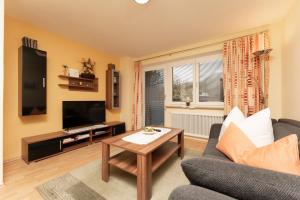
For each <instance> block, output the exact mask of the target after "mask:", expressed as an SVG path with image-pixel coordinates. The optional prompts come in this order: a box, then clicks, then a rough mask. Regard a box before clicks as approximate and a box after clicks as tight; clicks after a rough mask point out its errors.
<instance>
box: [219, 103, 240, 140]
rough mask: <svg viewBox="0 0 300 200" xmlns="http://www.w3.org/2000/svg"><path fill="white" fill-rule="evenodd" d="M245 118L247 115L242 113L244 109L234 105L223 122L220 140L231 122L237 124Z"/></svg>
mask: <svg viewBox="0 0 300 200" xmlns="http://www.w3.org/2000/svg"><path fill="white" fill-rule="evenodd" d="M244 120H245V116H244V114H243V113H242V111H241V110H240V109H239V108H238V107H234V108H233V109H232V110H231V111H230V113H229V114H228V115H227V117H226V119H225V120H224V122H223V125H222V128H221V131H220V135H219V140H220V139H221V137H222V136H223V134H224V131H225V129H226V128H227V127H228V126H229V125H230V123H231V122H233V123H235V124H237V125H238V124H239V123H241V122H243V121H244Z"/></svg>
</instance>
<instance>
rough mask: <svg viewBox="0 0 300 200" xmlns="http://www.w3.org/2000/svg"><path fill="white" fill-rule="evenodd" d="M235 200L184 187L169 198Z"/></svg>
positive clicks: (193, 187) (174, 199) (216, 193)
mask: <svg viewBox="0 0 300 200" xmlns="http://www.w3.org/2000/svg"><path fill="white" fill-rule="evenodd" d="M212 199H214V200H233V199H234V198H231V197H229V196H226V195H224V194H220V193H218V192H215V191H212V190H209V189H206V188H202V187H198V186H194V185H184V186H180V187H178V188H176V189H175V190H173V192H172V193H171V195H170V196H169V200H212Z"/></svg>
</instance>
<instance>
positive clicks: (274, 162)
mask: <svg viewBox="0 0 300 200" xmlns="http://www.w3.org/2000/svg"><path fill="white" fill-rule="evenodd" d="M238 163H240V164H246V165H250V166H253V167H259V168H264V169H269V170H274V171H279V172H285V173H290V174H294V175H298V176H299V175H300V161H299V149H298V138H297V136H296V134H292V135H289V136H286V137H284V138H282V139H280V140H277V141H276V142H274V143H272V144H269V145H267V146H264V147H260V148H257V149H254V150H251V151H247V152H245V153H244V155H243V156H242V157H241V158H240V160H238Z"/></svg>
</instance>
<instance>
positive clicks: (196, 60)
mask: <svg viewBox="0 0 300 200" xmlns="http://www.w3.org/2000/svg"><path fill="white" fill-rule="evenodd" d="M217 58H223V55H222V51H221V50H218V51H213V52H209V53H205V54H201V55H198V56H193V57H189V58H179V59H176V60H174V61H168V62H161V63H156V64H148V65H144V66H143V70H142V71H143V74H144V73H145V71H148V70H154V69H164V74H165V78H164V83H165V107H175V108H190V109H193V108H196V109H197V108H199V109H201V108H203V109H223V108H224V102H217V101H210V102H199V82H200V80H199V78H200V74H199V73H200V72H199V64H200V63H201V62H204V61H207V60H211V59H217ZM183 64H192V65H193V99H192V101H191V104H190V107H186V104H185V102H177V101H173V70H172V68H173V67H178V66H180V65H183ZM142 84H143V88H144V80H142ZM144 92H145V90H144V89H143V93H144ZM143 95H144V94H143Z"/></svg>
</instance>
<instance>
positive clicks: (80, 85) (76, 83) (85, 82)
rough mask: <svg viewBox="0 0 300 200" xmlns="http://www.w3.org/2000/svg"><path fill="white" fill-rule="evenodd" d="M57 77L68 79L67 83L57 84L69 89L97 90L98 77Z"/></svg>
mask: <svg viewBox="0 0 300 200" xmlns="http://www.w3.org/2000/svg"><path fill="white" fill-rule="evenodd" d="M58 77H59V78H62V79H68V81H69V82H68V84H58V86H60V87H67V88H69V89H70V90H85V91H93V92H97V91H98V78H95V79H88V78H80V77H71V76H65V75H58Z"/></svg>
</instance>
